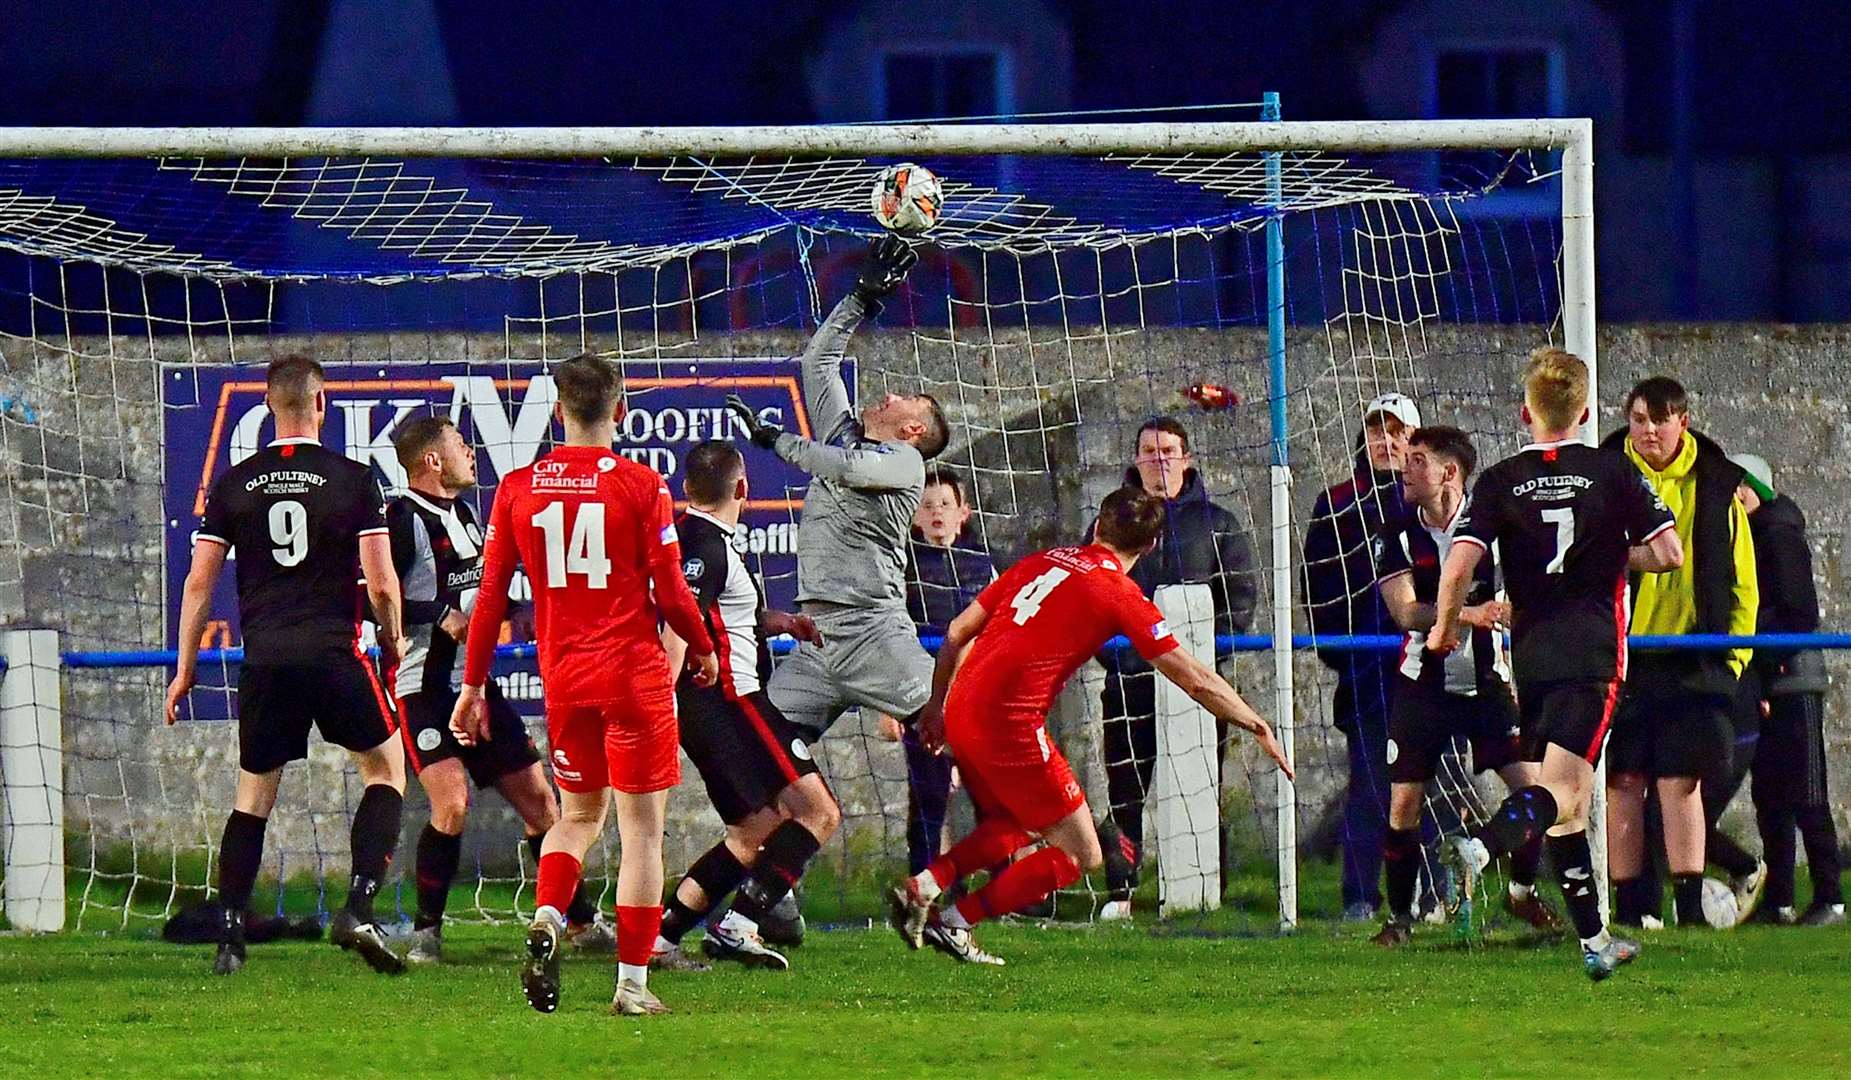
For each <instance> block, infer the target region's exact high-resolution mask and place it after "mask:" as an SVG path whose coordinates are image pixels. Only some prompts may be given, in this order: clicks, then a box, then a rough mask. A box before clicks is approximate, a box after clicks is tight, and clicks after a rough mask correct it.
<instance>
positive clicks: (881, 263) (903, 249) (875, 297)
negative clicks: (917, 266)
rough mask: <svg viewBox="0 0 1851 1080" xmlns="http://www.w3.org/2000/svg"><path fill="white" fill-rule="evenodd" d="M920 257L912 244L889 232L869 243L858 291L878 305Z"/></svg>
mask: <svg viewBox="0 0 1851 1080" xmlns="http://www.w3.org/2000/svg"><path fill="white" fill-rule="evenodd" d="M918 261H919V253H918V252H917V251H914V250H913V246H912V245H911V244H909V243H907V242H906V241H904V240H902V239H900V238H899V237H898V236H895V235H893V234H892V233H889V234H887V235H886V236H883V237H881V238H880V239H879V240H876V241H874V242H873V243H872V244H870V245H868V258H867V261H866V262H864V263H863V264H862V266H861V280H859V281H857V282H855V292H857V293H859V294H860V296H861V299H862V300H863V301H865V302H868V303H870V304H871V306H873V307H876V308H878V307H879V306H880V302H881V301H882V300H885V299H886V298H887V297H889V296H891V295H893V290H895V289H897V288H899V287H900V283H901V282H902V281H905V280H906V272H907V271H908V270H911V269H912V268H913V264H914V263H916V262H918Z"/></svg>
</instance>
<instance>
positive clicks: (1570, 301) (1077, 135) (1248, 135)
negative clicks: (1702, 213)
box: [0, 119, 1606, 929]
mask: <svg viewBox="0 0 1851 1080" xmlns="http://www.w3.org/2000/svg"><path fill="white" fill-rule="evenodd" d="M1446 150H1461V151H1465V150H1497V151H1522V150H1534V151H1553V152H1559V154H1560V177H1559V180H1560V191H1561V200H1562V205H1561V232H1560V237H1561V250H1560V256H1559V275H1560V280H1559V286H1560V311H1559V317H1560V320H1561V335H1562V342H1563V344H1564V345H1565V347H1566V348H1567V349H1568V350H1569V351H1571V352H1573V353H1574V354H1576V355H1577V356H1579V357H1581V358H1582V359H1583V360H1584V361H1585V362H1586V363H1587V366H1588V370H1589V376H1590V382H1589V386H1590V397H1591V399H1592V400H1590V402H1589V405H1590V407H1593V406H1594V405H1595V404H1596V403H1597V402H1598V394H1599V391H1598V387H1599V379H1598V372H1599V368H1598V349H1597V344H1596V311H1595V257H1594V200H1593V127H1592V122H1591V121H1590V120H1587V119H1536V120H1377V121H1346V122H1302V121H1264V122H1226V123H1220V122H1214V123H1154V122H1152V123H1145V122H1140V123H1103V124H995V125H979V124H952V125H919V124H892V125H865V124H864V125H842V126H765V127H572V128H560V127H531V128H338V127H330V128H75V127H15V128H0V159H28V158H196V159H264V160H276V159H288V158H300V157H342V158H347V157H360V158H365V157H401V158H518V159H599V158H607V159H625V158H663V157H692V158H697V159H723V160H732V159H743V158H768V157H769V158H775V157H786V156H788V157H801V158H815V157H829V156H837V155H842V156H854V157H870V156H898V157H917V158H946V157H958V156H964V155H985V156H999V155H1025V156H1026V155H1068V156H1098V155H1107V154H1112V155H1157V156H1163V155H1184V154H1231V153H1242V152H1244V153H1261V154H1288V153H1293V152H1299V151H1327V152H1332V151H1334V152H1356V153H1378V154H1392V153H1401V152H1437V151H1446ZM1261 204H1262V205H1265V203H1264V201H1263V200H1262V202H1261ZM1274 205H1275V206H1277V205H1279V204H1278V203H1275V204H1274ZM0 209H3V208H0ZM1284 213H1285V211H1284V210H1283V209H1280V210H1278V211H1276V213H1275V216H1283V215H1284ZM1276 347H1277V348H1280V349H1283V345H1282V344H1281V345H1278V346H1276ZM1287 362H1288V363H1289V359H1288V361H1287ZM1284 392H1285V388H1284V387H1283V386H1280V385H1273V386H1271V387H1270V388H1269V393H1271V394H1274V395H1283V394H1284ZM1277 415H1278V417H1281V418H1282V417H1283V415H1284V414H1283V410H1280V411H1279V412H1278V414H1277ZM1584 436H1585V438H1586V439H1587V440H1588V441H1590V442H1592V441H1593V439H1594V437H1595V432H1594V427H1593V425H1588V426H1587V427H1586V428H1584ZM1281 437H1282V436H1281ZM1271 482H1272V485H1273V495H1274V506H1275V508H1278V507H1282V506H1287V505H1289V489H1290V488H1289V485H1290V476H1289V473H1288V470H1287V469H1286V468H1282V467H1276V468H1274V469H1273V471H1272V481H1271ZM1272 528H1273V548H1272V553H1273V560H1272V562H1271V564H1270V565H1269V567H1268V569H1270V571H1271V574H1270V575H1269V577H1270V581H1271V582H1272V583H1274V587H1273V588H1272V592H1273V595H1272V598H1271V604H1272V619H1273V627H1274V642H1275V645H1274V647H1275V649H1276V650H1282V649H1283V648H1284V647H1288V646H1293V638H1292V630H1291V628H1292V627H1293V625H1294V611H1293V608H1294V596H1293V590H1291V589H1289V588H1285V589H1281V588H1278V587H1277V584H1278V583H1282V582H1283V583H1290V582H1292V581H1293V580H1294V577H1293V572H1292V571H1293V569H1294V567H1293V565H1292V562H1293V547H1294V543H1293V541H1292V534H1291V531H1290V530H1291V528H1292V523H1291V521H1290V520H1289V515H1281V514H1275V515H1274V520H1273V523H1272ZM1303 644H1304V642H1303V641H1302V640H1300V641H1298V642H1297V644H1296V646H1295V647H1302V646H1303ZM1276 670H1277V671H1279V672H1280V673H1282V674H1283V675H1284V677H1283V678H1281V679H1278V680H1276V681H1277V686H1276V688H1275V695H1276V697H1275V701H1274V703H1273V714H1274V718H1275V720H1276V723H1277V725H1278V729H1279V734H1280V737H1281V739H1282V741H1283V742H1284V744H1285V746H1286V748H1287V751H1288V753H1291V752H1292V751H1293V747H1294V726H1295V725H1294V722H1293V710H1294V708H1295V702H1294V696H1293V685H1292V679H1291V676H1290V671H1291V665H1290V663H1289V662H1287V661H1285V660H1279V661H1277V669H1276ZM1603 775H1604V770H1603ZM1280 784H1281V785H1282V786H1281V788H1280V797H1279V805H1280V806H1281V807H1282V808H1286V809H1288V810H1289V809H1290V808H1292V807H1294V806H1295V802H1294V800H1293V797H1292V789H1291V788H1290V786H1289V784H1288V783H1287V782H1286V781H1284V779H1283V777H1281V778H1280ZM1603 810H1604V806H1603V799H1602V793H1601V790H1600V786H1599V784H1598V783H1597V784H1596V791H1595V794H1594V809H1593V813H1594V814H1595V815H1596V816H1595V818H1594V820H1593V821H1591V822H1590V829H1589V838H1590V842H1591V844H1592V845H1593V846H1594V848H1595V866H1596V875H1597V878H1598V879H1599V887H1600V895H1601V896H1602V900H1603V906H1604V903H1605V897H1606V870H1605V843H1604V836H1603V835H1602V831H1601V829H1600V828H1599V827H1598V824H1597V823H1598V821H1599V815H1601V814H1602V812H1603ZM1293 816H1294V815H1292V814H1291V813H1289V812H1288V813H1286V814H1285V815H1284V818H1285V820H1281V821H1280V822H1279V825H1278V829H1279V838H1280V841H1281V842H1280V845H1279V852H1278V857H1279V863H1280V865H1279V873H1280V879H1279V880H1280V911H1279V920H1280V925H1281V926H1283V927H1285V928H1287V929H1289V928H1291V927H1292V926H1294V925H1295V924H1296V923H1297V921H1298V898H1297V889H1296V880H1297V868H1296V861H1295V860H1296V846H1297V845H1296V828H1297V823H1296V821H1295V820H1291V819H1292V818H1293ZM16 887H17V886H16V883H15V882H13V881H8V882H7V890H8V892H7V899H8V902H9V904H11V903H12V901H13V899H14V897H13V890H14V889H15V888H16Z"/></svg>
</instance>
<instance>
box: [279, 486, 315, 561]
mask: <svg viewBox="0 0 1851 1080" xmlns="http://www.w3.org/2000/svg"><path fill="white" fill-rule="evenodd" d="M270 539H271V541H272V542H273V543H275V544H276V546H275V547H273V548H271V549H270V554H271V555H273V556H275V557H276V562H277V565H278V566H295V565H296V564H298V563H300V562H301V561H302V560H303V559H306V558H308V508H307V507H305V506H303V505H302V504H301V503H299V502H297V501H295V500H294V499H284V500H283V501H282V502H278V503H271V504H270Z"/></svg>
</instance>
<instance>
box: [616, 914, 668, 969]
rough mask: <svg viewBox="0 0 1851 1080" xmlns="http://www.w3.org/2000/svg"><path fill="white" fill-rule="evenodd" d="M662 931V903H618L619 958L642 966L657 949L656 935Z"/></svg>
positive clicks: (622, 961) (623, 961)
mask: <svg viewBox="0 0 1851 1080" xmlns="http://www.w3.org/2000/svg"><path fill="white" fill-rule="evenodd" d="M661 932H662V905H661V904H657V905H655V906H654V907H625V906H623V905H622V904H619V905H617V960H618V962H620V963H624V964H635V965H637V966H638V967H642V966H643V965H645V964H648V963H649V954H650V953H652V952H654V951H655V948H656V935H657V934H660V933H661Z"/></svg>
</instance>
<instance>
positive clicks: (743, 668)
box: [675, 508, 771, 699]
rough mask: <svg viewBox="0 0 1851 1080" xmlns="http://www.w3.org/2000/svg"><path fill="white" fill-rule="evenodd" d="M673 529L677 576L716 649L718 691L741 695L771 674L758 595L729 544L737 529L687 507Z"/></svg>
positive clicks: (755, 582) (761, 598)
mask: <svg viewBox="0 0 1851 1080" xmlns="http://www.w3.org/2000/svg"><path fill="white" fill-rule="evenodd" d="M675 529H676V531H677V532H679V533H680V534H681V572H682V575H683V576H684V577H686V578H687V579H688V588H690V589H692V590H693V591H694V598H695V599H696V600H697V601H699V603H700V606H701V616H702V617H703V618H705V619H706V620H707V632H708V633H709V634H712V635H713V641H714V646H715V648H716V649H718V651H719V660H720V682H719V689H720V690H721V691H722V692H724V693H725V694H726V696H727V697H728V698H729V699H731V698H740V697H744V696H745V695H747V694H750V693H752V692H753V691H755V690H758V689H759V688H760V687H762V686H764V685H765V681H766V680H767V679H769V678H771V650H770V648H768V647H767V646H766V644H765V635H764V634H762V633H760V632H759V619H760V616H761V614H762V613H763V612H764V609H765V596H764V593H762V592H761V591H760V590H759V587H758V579H756V578H754V577H753V576H752V572H751V571H750V570H747V569H746V561H745V560H744V559H743V558H741V557H740V555H739V552H738V551H737V550H736V549H735V548H734V547H733V534H734V533H735V532H736V531H737V529H738V527H737V526H734V525H728V524H726V523H725V522H723V521H721V520H719V519H718V518H716V517H714V516H713V515H712V514H709V513H706V512H705V511H702V510H696V509H693V508H689V509H687V510H685V511H683V512H682V514H681V516H680V517H678V518H676V519H675ZM687 678H688V676H687V674H686V673H683V679H684V680H686V679H687ZM684 685H692V684H691V683H685V682H684Z"/></svg>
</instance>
